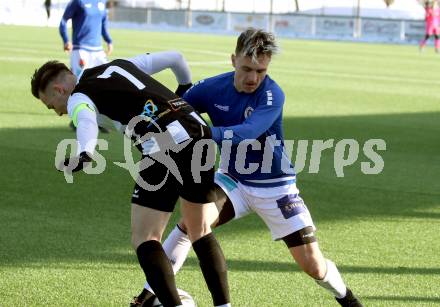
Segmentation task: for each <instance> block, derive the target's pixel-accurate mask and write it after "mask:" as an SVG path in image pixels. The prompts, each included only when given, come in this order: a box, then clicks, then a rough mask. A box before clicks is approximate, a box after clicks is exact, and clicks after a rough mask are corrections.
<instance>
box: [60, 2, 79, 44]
mask: <svg viewBox="0 0 440 307" xmlns="http://www.w3.org/2000/svg"><path fill="white" fill-rule="evenodd" d="M78 7H79V4H78V0H71V1H70V2H69V3H68V4H67V6H66V9H65V10H64V14H63V17H62V18H61V21H60V25H59V31H60V35H61V38H62V39H63V42H64V43H67V42H68V41H69V36H68V34H67V21H68V20H69V19H72V17H73V16H74V15H75V12H76V10H77V9H78Z"/></svg>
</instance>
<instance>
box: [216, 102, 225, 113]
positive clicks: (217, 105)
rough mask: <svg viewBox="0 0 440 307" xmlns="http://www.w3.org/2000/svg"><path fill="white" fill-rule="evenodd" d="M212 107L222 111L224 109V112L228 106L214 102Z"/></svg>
mask: <svg viewBox="0 0 440 307" xmlns="http://www.w3.org/2000/svg"><path fill="white" fill-rule="evenodd" d="M214 107H216V108H217V109H219V110H222V111H225V112H228V111H229V106H222V105H220V104H216V103H215V104H214Z"/></svg>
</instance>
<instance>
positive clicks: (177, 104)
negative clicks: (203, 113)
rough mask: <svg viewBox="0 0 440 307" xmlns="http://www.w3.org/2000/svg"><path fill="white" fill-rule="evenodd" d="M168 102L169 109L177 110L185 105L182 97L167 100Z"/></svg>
mask: <svg viewBox="0 0 440 307" xmlns="http://www.w3.org/2000/svg"><path fill="white" fill-rule="evenodd" d="M168 104H169V105H170V107H171V110H173V111H177V110H179V109H180V108H181V107H184V106H186V105H187V103H186V101H185V100H183V99H182V98H176V99H173V100H168Z"/></svg>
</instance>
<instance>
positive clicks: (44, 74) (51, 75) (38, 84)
mask: <svg viewBox="0 0 440 307" xmlns="http://www.w3.org/2000/svg"><path fill="white" fill-rule="evenodd" d="M62 71H68V72H70V70H69V68H67V66H66V64H64V63H61V62H58V61H49V62H47V63H46V64H44V65H43V66H41V67H40V68H39V69H36V70H35V72H34V75H33V76H32V78H31V91H32V95H34V97H35V98H40V91H44V90H45V89H46V87H47V85H48V84H49V82H50V81H52V80H54V79H55V78H56V77H57V76H58V74H59V73H60V72H62Z"/></svg>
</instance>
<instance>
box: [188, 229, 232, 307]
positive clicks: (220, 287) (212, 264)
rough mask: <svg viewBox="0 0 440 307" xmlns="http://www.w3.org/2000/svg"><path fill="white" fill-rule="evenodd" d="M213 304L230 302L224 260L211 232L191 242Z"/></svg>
mask: <svg viewBox="0 0 440 307" xmlns="http://www.w3.org/2000/svg"><path fill="white" fill-rule="evenodd" d="M193 248H194V252H195V253H196V255H197V258H199V264H200V268H201V269H202V273H203V276H204V277H205V281H206V284H207V286H208V289H209V291H210V292H211V296H212V300H213V302H214V306H218V305H224V304H228V303H229V302H230V297H229V288H228V276H227V267H226V260H225V256H224V255H223V252H222V250H221V248H220V245H219V244H218V242H217V240H216V239H215V237H214V235H213V234H212V233H210V234H208V235H206V236H204V237H202V238H200V239H198V240H197V241H195V242H194V243H193Z"/></svg>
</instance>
